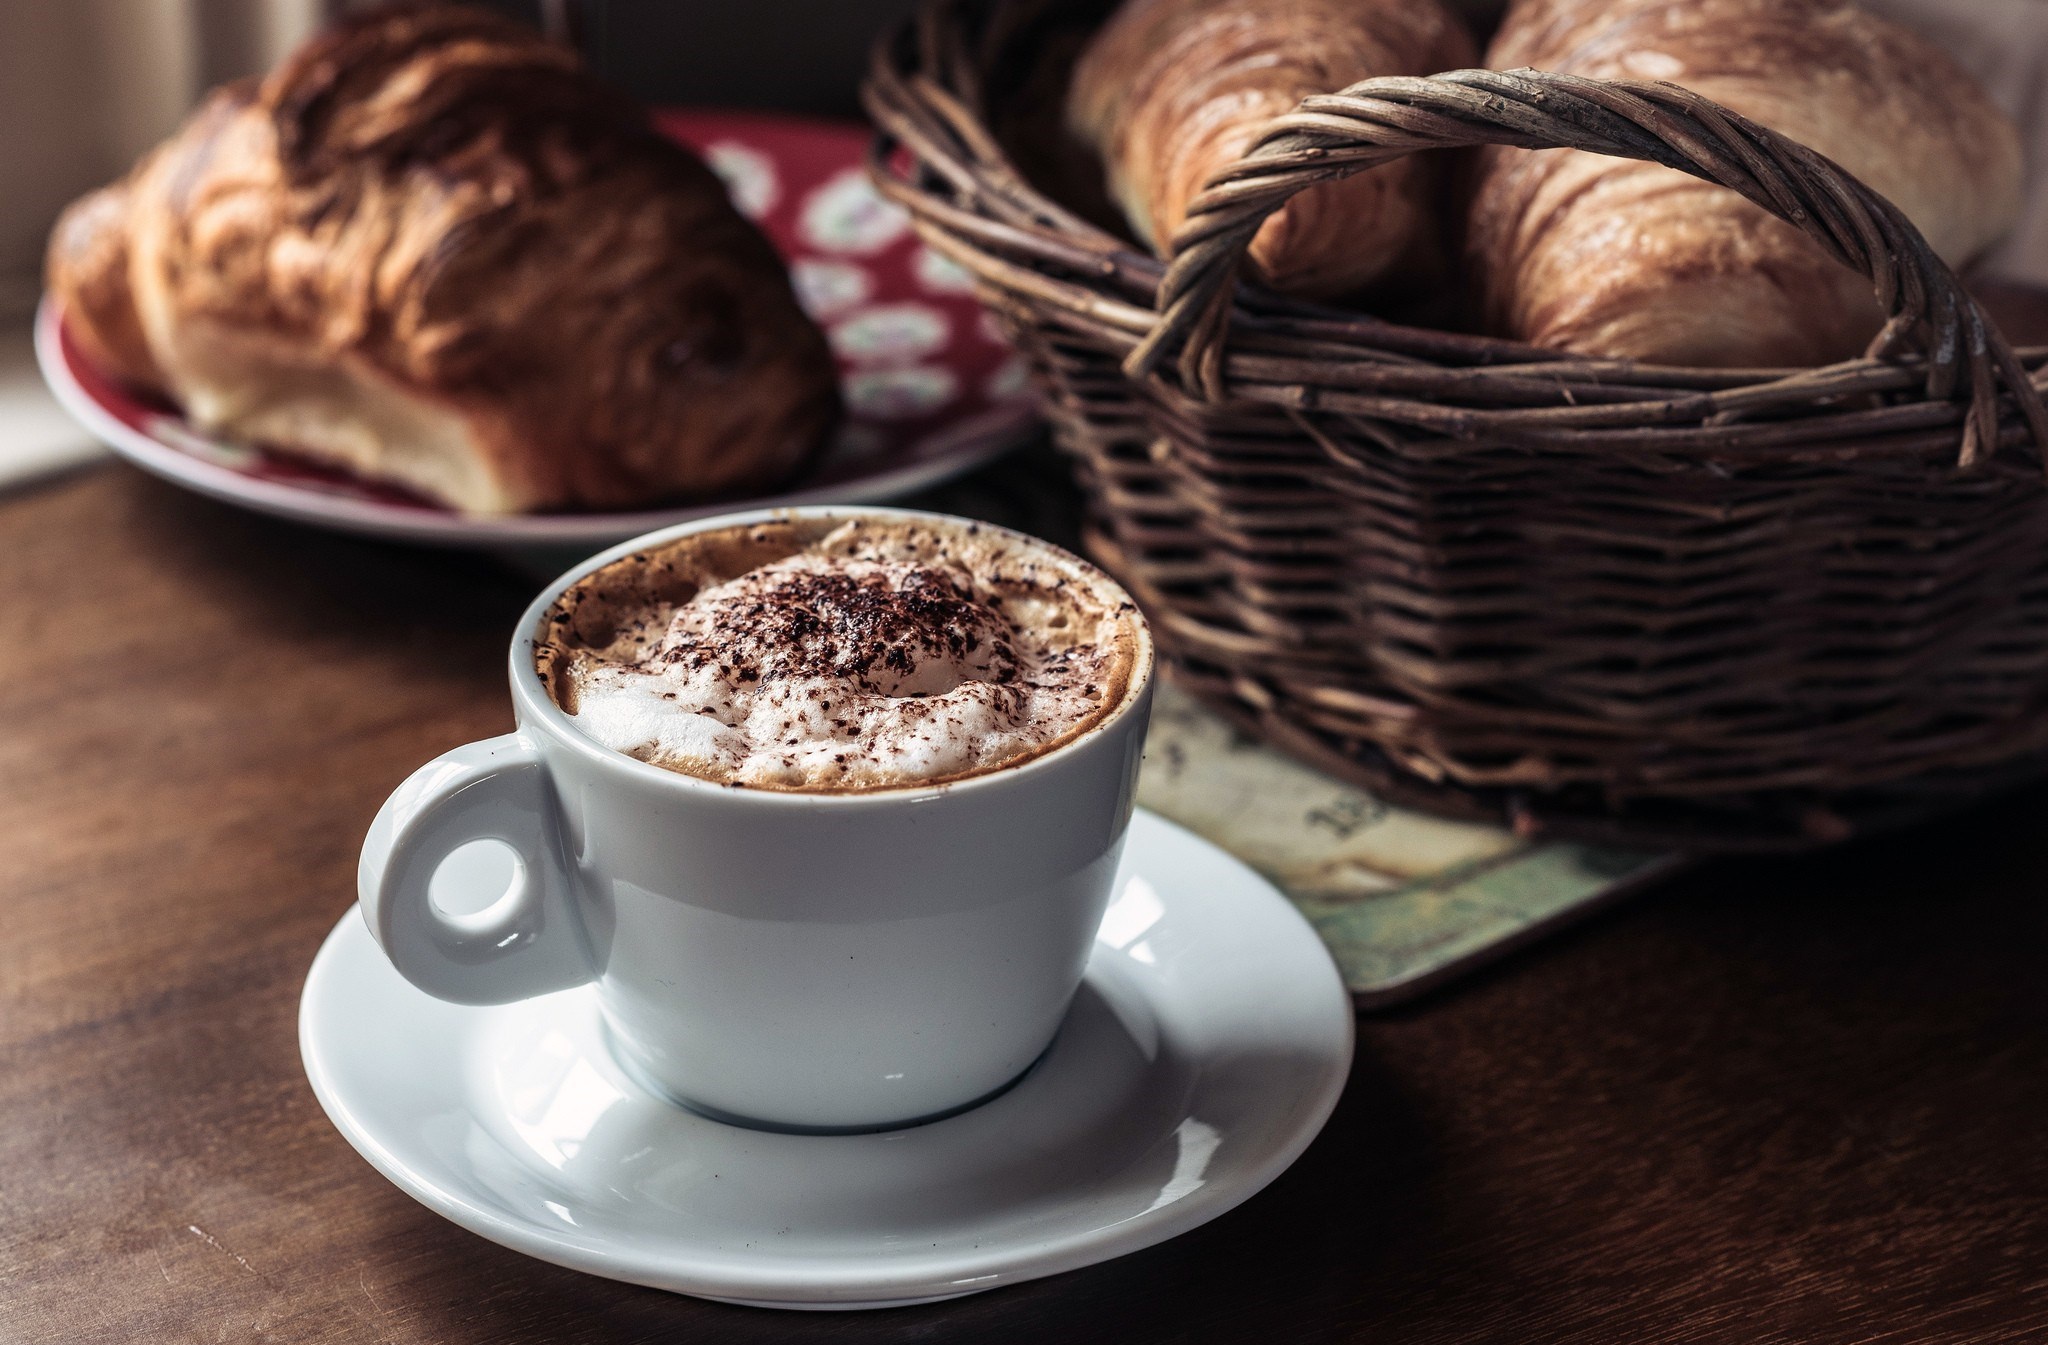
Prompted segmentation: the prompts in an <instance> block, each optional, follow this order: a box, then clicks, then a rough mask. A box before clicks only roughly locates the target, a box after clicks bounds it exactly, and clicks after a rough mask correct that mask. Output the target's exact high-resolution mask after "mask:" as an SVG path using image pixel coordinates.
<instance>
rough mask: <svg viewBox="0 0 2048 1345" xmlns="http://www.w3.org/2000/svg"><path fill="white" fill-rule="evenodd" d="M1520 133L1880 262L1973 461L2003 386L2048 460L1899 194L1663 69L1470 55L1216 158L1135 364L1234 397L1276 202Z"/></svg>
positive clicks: (2045, 428) (2027, 384)
mask: <svg viewBox="0 0 2048 1345" xmlns="http://www.w3.org/2000/svg"><path fill="white" fill-rule="evenodd" d="M1473 145H1508V146H1514V147H1517V148H1522V149H1552V148H1568V149H1582V150H1590V151H1592V152H1594V153H1596V154H1610V155H1614V156H1616V157H1618V158H1625V159H1644V160H1647V161H1649V162H1651V163H1658V164H1662V165H1664V166H1665V167H1667V168H1675V169H1677V170H1679V171H1680V172H1683V173H1690V174H1691V175H1692V176H1694V177H1697V178H1702V179H1704V180H1706V181H1708V182H1715V183H1719V184H1720V185H1722V186H1724V187H1728V188H1731V189H1733V190H1734V191H1737V192H1740V193H1741V194H1742V195H1743V196H1744V197H1746V198H1747V199H1749V200H1750V201H1752V202H1754V203H1756V204H1757V205H1759V206H1761V207H1762V208H1763V209H1765V210H1768V211H1769V212H1770V213H1771V214H1773V215H1776V216H1777V217H1778V218H1779V219H1782V220H1785V221H1786V222H1788V223H1790V224H1792V225H1794V226H1796V227H1797V228H1799V229H1800V230H1801V231H1802V232H1804V233H1805V234H1806V235H1807V236H1808V237H1810V238H1812V239H1813V240H1814V241H1815V242H1817V243H1819V244H1820V245H1821V246H1822V247H1823V248H1825V249H1826V250H1827V252H1828V254H1829V255H1830V256H1832V257H1834V258H1835V259H1836V260H1837V261H1839V262H1841V263H1842V264H1843V265H1844V266H1848V267H1851V268H1853V269H1855V270H1857V271H1860V272H1862V273H1863V274H1864V275H1866V276H1868V277H1869V278H1870V280H1871V282H1872V283H1873V284H1874V285H1875V286H1876V287H1877V297H1878V301H1879V302H1880V303H1882V304H1883V305H1884V306H1885V308H1886V310H1887V311H1888V312H1889V313H1890V314H1891V318H1890V320H1889V321H1888V322H1886V323H1885V325H1884V328H1883V329H1882V330H1881V331H1880V332H1879V333H1878V335H1877V337H1876V338H1875V339H1874V340H1873V341H1872V342H1871V344H1870V349H1869V352H1868V355H1867V358H1871V359H1882V358H1885V357H1887V356H1890V355H1892V354H1895V353H1897V352H1898V351H1899V350H1900V349H1901V348H1902V347H1904V346H1905V345H1907V344H1908V341H1909V338H1911V337H1913V336H1916V335H1917V336H1918V337H1919V338H1920V345H1921V349H1922V350H1923V352H1924V354H1925V356H1926V360H1927V396H1928V397H1929V398H1930V399H1932V400H1936V401H1946V400H1948V399H1950V398H1951V397H1952V396H1954V395H1955V393H1956V390H1957V388H1958V386H1959V385H1966V386H1967V387H1968V389H1969V397H1970V410H1969V414H1968V415H1967V416H1965V417H1964V422H1963V445H1962V454H1961V462H1962V465H1964V466H1968V465H1970V464H1971V463H1973V462H1975V461H1977V460H1978V459H1979V458H1980V457H1981V456H1983V455H1984V454H1986V453H1988V452H1989V451H1990V450H1991V449H1992V448H1993V447H1994V446H1995V445H1996V444H1997V442H1998V388H1999V386H2000V385H2001V384H2002V385H2003V386H2004V387H2005V389H2006V390H2007V391H2008V392H2010V393H2011V394H2012V396H2013V399H2014V401H2015V402H2017V403H2018V405H2019V409H2020V413H2021V414H2022V415H2023V416H2024V417H2025V419H2026V422H2027V426H2028V429H2029V431H2030V432H2031V434H2032V436H2033V440H2034V443H2035V446H2036V447H2037V449H2040V450H2041V451H2042V455H2043V458H2044V460H2048V411H2044V410H2043V408H2042V404H2041V395H2040V392H2039V391H2038V390H2037V389H2036V388H2035V387H2034V385H2033V383H2032V382H2031V381H2030V380H2029V379H2028V377H2027V374H2026V371H2025V369H2024V368H2023V367H2022V366H2021V364H2020V362H2019V360H2018V359H2017V358H2016V357H2015V356H2014V355H2013V352H2012V347H2011V346H2010V345H2009V344H2007V342H2006V340H2005V338H2004V337H2003V336H2002V335H2001V334H2000V333H1999V332H1998V331H1997V329H1996V328H1995V327H1994V326H1993V325H1992V324H1991V322H1990V320H1989V319H1988V318H1986V317H1985V315H1984V313H1983V311H1982V310H1981V309H1980V308H1979V307H1978V306H1977V302H1976V300H1975V299H1973V298H1971V297H1970V295H1969V294H1968V293H1966V292H1965V291H1964V289H1963V287H1962V285H1961V283H1960V282H1958V281H1957V279H1956V276H1955V273H1954V272H1953V271H1951V270H1950V269H1949V267H1948V265H1947V264H1946V263H1945V262H1943V261H1942V260H1941V258H1940V257H1938V256H1936V255H1935V252H1934V249H1933V248H1931V247H1929V246H1928V244H1927V240H1926V239H1924V238H1922V237H1921V236H1920V231H1919V230H1918V229H1916V228H1914V227H1913V224H1912V222H1911V221H1910V220H1908V219H1907V218H1906V217H1905V215H1904V214H1903V213H1901V212H1900V210H1899V209H1898V207H1896V206H1894V205H1892V204H1891V202H1889V201H1887V200H1885V199H1884V198H1883V197H1881V196H1879V195H1878V194H1877V193H1876V192H1873V191H1872V190H1870V188H1868V187H1866V186H1864V185H1863V184H1862V183H1861V182H1858V181H1857V180H1856V179H1855V178H1853V177H1851V176H1850V175H1849V174H1848V173H1847V172H1846V171H1845V170H1844V169H1842V167H1841V166H1840V165H1838V164H1836V163H1834V162H1833V161H1831V160H1829V159H1827V158H1824V157H1823V156H1821V155H1819V154H1817V153H1815V152H1814V151H1812V150H1810V149H1808V148H1806V147H1805V146H1804V145H1801V144H1798V143H1796V142H1794V141H1791V140H1788V139H1786V138H1785V137H1784V136H1781V135H1779V134H1778V133H1777V132H1775V131H1771V130H1767V129H1765V128H1764V127H1762V126H1759V125H1757V124H1756V123H1755V122H1752V121H1750V120H1748V119H1747V118H1745V117H1743V116H1741V115H1739V114H1737V113H1735V112H1731V111H1729V110H1728V109H1727V108H1724V107H1722V106H1720V105H1719V104H1718V103H1715V102H1713V101H1711V100H1709V99H1706V98H1702V97H1701V96H1699V95H1698V94H1696V93H1693V92H1691V91H1690V90H1688V89H1683V88H1680V87H1679V86H1678V85H1676V84H1668V83H1665V82H1663V81H1647V80H1595V79H1585V78H1582V77H1579V76H1576V75H1563V74H1556V73H1552V72H1548V71H1541V70H1453V71H1450V72H1449V73H1446V74H1441V75H1433V76H1429V77H1427V78H1416V77H1407V76H1400V77H1392V78H1383V79H1368V80H1364V81H1362V82H1360V83H1357V84H1354V85H1352V86H1351V87H1350V88H1348V89H1345V90H1344V91H1343V92H1341V93H1335V94H1318V95H1315V96H1312V97H1309V98H1305V99H1303V100H1302V103H1301V106H1300V107H1299V108H1297V109H1296V110H1295V111H1293V112H1291V113H1289V114H1288V115H1286V116H1284V117H1278V118H1275V119H1274V120H1273V121H1272V122H1271V123H1269V124H1268V125H1267V127H1266V129H1265V131H1264V132H1263V133H1262V134H1261V135H1260V137H1259V139H1258V140H1257V141H1255V142H1254V143H1253V144H1252V146H1251V147H1250V148H1249V149H1248V150H1246V152H1245V154H1244V157H1243V158H1241V159H1240V160H1239V161H1238V162H1236V163H1234V164H1232V165H1230V166H1229V167H1228V168H1224V169H1221V170H1219V171H1218V172H1216V173H1215V174H1213V175H1212V176H1211V177H1210V178H1209V180H1208V182H1207V184H1206V185H1205V187H1204V189H1203V191H1202V193H1201V194H1200V195H1199V196H1197V197H1196V198H1195V199H1194V201H1193V202H1192V203H1191V204H1190V206H1189V208H1188V215H1187V220H1186V222H1185V223H1184V224H1183V225H1182V226H1181V228H1180V229H1179V230H1178V231H1177V232H1176V233H1175V234H1174V236H1173V240H1172V248H1171V253H1170V257H1169V264H1168V266H1167V269H1166V275H1165V277H1164V279H1162V280H1161V282H1160V285H1159V296H1158V300H1157V303H1156V310H1157V313H1158V318H1157V320H1156V321H1155V322H1154V323H1153V326H1152V329H1151V331H1150V332H1148V333H1147V334H1146V336H1145V338H1144V339H1143V340H1142V341H1141V342H1140V343H1139V344H1138V346H1137V348H1136V349H1135V350H1133V351H1132V352H1131V354H1130V356H1129V358H1128V359H1127V360H1126V361H1125V363H1124V370H1125V372H1126V373H1128V374H1129V375H1130V376H1131V377H1133V378H1142V377H1145V376H1147V375H1149V374H1151V373H1152V372H1153V371H1154V370H1156V369H1157V368H1158V366H1159V364H1160V363H1161V361H1162V360H1163V359H1164V358H1165V356H1166V354H1167V353H1168V352H1169V351H1170V350H1172V349H1173V347H1174V346H1175V345H1176V344H1178V345H1179V347H1180V360H1179V368H1180V374H1181V378H1182V381H1183V383H1184V384H1185V385H1186V386H1187V387H1189V388H1192V389H1196V390H1198V391H1199V392H1200V393H1201V395H1202V396H1204V397H1206V398H1208V399H1209V400H1212V401H1220V400H1222V399H1223V398H1224V396H1225V395H1226V393H1225V388H1224V382H1223V349H1224V344H1225V341H1226V339H1227V337H1228V335H1229V328H1230V315H1231V306H1232V304H1231V301H1232V298H1233V296H1234V294H1235V292H1236V289H1237V283H1238V276H1239V272H1240V262H1241V260H1242V258H1243V256H1244V251H1245V249H1246V248H1247V247H1248V246H1250V244H1251V240H1252V235H1254V234H1255V233H1257V232H1258V229H1259V225H1260V224H1262V223H1263V222H1264V221H1265V219H1266V217H1267V216H1268V215H1270V214H1272V213H1273V212H1274V211H1276V210H1278V209H1279V208H1280V207H1281V206H1283V205H1285V204H1286V203H1287V201H1288V199H1289V198H1290V197H1292V196H1293V195H1294V194H1295V193H1296V192H1300V191H1304V190H1306V189H1307V188H1309V187H1312V186H1314V185H1316V184H1317V183H1319V182H1329V181H1333V180H1335V179H1338V178H1344V177H1349V176H1351V175H1352V174H1353V173H1359V172H1363V171H1364V170H1366V169H1368V168H1371V167H1374V166H1376V165H1378V164H1382V163H1385V162H1387V161H1388V160H1390V159H1397V158H1400V157H1401V156H1403V155H1405V154H1410V153H1413V152H1414V151H1416V150H1423V149H1456V148H1462V147H1466V146H1473Z"/></svg>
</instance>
